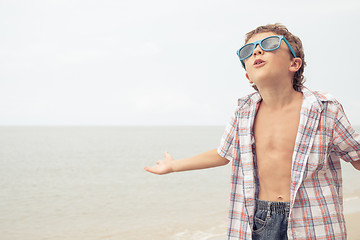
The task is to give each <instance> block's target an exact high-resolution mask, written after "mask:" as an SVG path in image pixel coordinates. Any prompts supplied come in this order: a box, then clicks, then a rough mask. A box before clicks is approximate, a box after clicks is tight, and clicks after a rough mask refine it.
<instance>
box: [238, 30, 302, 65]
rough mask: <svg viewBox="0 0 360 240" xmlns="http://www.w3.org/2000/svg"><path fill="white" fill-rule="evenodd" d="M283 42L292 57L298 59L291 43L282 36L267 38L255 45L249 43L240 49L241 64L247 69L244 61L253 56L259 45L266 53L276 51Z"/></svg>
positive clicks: (254, 43)
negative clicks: (282, 41)
mask: <svg viewBox="0 0 360 240" xmlns="http://www.w3.org/2000/svg"><path fill="white" fill-rule="evenodd" d="M281 40H284V42H285V43H286V45H287V46H288V47H289V49H290V52H291V53H292V55H293V56H294V57H296V54H295V52H294V50H293V48H292V47H291V46H290V44H289V42H288V41H287V40H286V38H285V37H284V36H281V35H279V36H271V37H267V38H264V39H261V40H259V41H256V42H253V43H248V44H246V45H245V46H243V47H242V48H240V49H239V50H238V51H237V52H236V54H237V55H238V56H239V59H240V61H241V64H242V65H243V67H244V68H245V64H244V60H245V59H247V58H248V57H250V56H251V55H252V54H253V52H254V50H255V48H256V46H257V45H259V46H260V48H261V49H262V50H264V51H274V50H276V49H278V48H279V47H280V45H281Z"/></svg>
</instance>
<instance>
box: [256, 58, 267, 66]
mask: <svg viewBox="0 0 360 240" xmlns="http://www.w3.org/2000/svg"><path fill="white" fill-rule="evenodd" d="M264 62H265V61H264V60H262V59H256V60H255V61H254V66H260V65H261V64H263V63H264Z"/></svg>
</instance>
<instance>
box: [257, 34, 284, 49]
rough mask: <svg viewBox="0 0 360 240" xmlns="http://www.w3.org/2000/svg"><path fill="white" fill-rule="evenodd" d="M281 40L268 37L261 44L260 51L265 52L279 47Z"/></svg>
mask: <svg viewBox="0 0 360 240" xmlns="http://www.w3.org/2000/svg"><path fill="white" fill-rule="evenodd" d="M280 41H281V39H280V38H279V37H269V38H266V39H264V40H263V41H262V42H261V46H262V49H264V50H265V51H269V50H270V51H271V50H275V49H277V48H278V47H279V46H280Z"/></svg>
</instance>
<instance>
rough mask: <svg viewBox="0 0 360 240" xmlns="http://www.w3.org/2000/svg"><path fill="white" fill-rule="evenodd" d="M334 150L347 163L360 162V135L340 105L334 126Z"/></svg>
mask: <svg viewBox="0 0 360 240" xmlns="http://www.w3.org/2000/svg"><path fill="white" fill-rule="evenodd" d="M333 149H334V150H335V152H336V153H337V154H338V155H339V156H340V158H341V159H343V160H345V161H346V162H352V161H358V160H360V135H359V133H357V132H356V131H355V130H354V129H353V127H352V126H351V124H350V122H349V120H348V119H347V117H346V115H345V112H344V110H343V108H342V106H341V105H340V104H339V108H338V112H337V116H336V119H335V124H334V132H333Z"/></svg>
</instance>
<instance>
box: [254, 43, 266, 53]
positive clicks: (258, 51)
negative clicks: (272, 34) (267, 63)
mask: <svg viewBox="0 0 360 240" xmlns="http://www.w3.org/2000/svg"><path fill="white" fill-rule="evenodd" d="M263 53H264V50H262V49H261V47H260V45H259V44H258V45H257V46H256V47H255V49H254V52H253V55H254V56H256V55H261V54H263Z"/></svg>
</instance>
